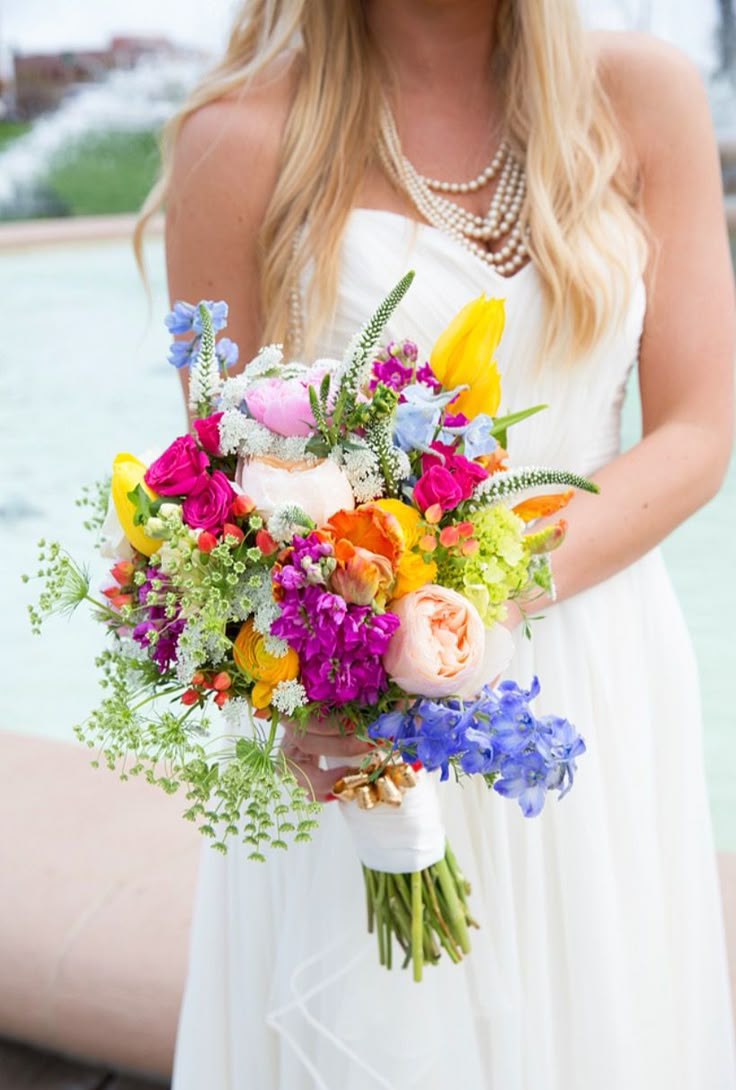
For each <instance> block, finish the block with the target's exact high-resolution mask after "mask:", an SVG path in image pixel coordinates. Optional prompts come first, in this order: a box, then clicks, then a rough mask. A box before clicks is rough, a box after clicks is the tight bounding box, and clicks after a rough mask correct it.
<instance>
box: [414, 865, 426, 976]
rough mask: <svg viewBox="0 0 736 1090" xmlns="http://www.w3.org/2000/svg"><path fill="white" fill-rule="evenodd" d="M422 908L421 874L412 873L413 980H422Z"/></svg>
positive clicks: (418, 872) (417, 872)
mask: <svg viewBox="0 0 736 1090" xmlns="http://www.w3.org/2000/svg"><path fill="white" fill-rule="evenodd" d="M423 917H424V906H423V904H422V872H421V871H414V872H413V874H412V876H411V960H412V969H413V973H414V979H415V980H416V981H419V980H421V979H422V965H423V961H424V957H423V955H424V943H423V934H422V923H423Z"/></svg>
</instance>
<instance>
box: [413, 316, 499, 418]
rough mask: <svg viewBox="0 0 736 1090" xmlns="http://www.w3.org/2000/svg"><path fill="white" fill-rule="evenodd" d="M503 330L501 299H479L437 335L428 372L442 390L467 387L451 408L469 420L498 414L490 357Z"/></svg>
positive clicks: (496, 383)
mask: <svg viewBox="0 0 736 1090" xmlns="http://www.w3.org/2000/svg"><path fill="white" fill-rule="evenodd" d="M503 326H504V301H503V299H486V297H485V295H479V296H478V298H477V299H473V300H472V301H471V302H470V303H466V305H465V306H464V307H463V308H462V310H459V311H458V313H457V314H456V315H455V317H454V318H453V319H452V321H451V322H450V324H449V325H448V326H447V327H446V329H444V330H443V332H442V333H440V335H439V337H438V338H437V340H436V341H435V344H434V348H433V349H432V353H431V355H430V357H429V363H430V366H431V368H432V371H433V372H434V374H435V376H436V377H437V378H438V379H439V381H440V382H441V383H442V385H443V386H444V387H445V388H446V389H448V390H451V389H452V387H453V386H468V387H469V389H467V390H463V392H462V393H461V394H459V395H458V396H457V397H456V398H455V400H454V401H453V402H452V405H451V408H452V410H453V412H456V413H464V414H465V415H466V416H467V417H468V418H469V419H470V420H472V419H473V418H474V417H476V416H478V414H479V413H488V415H489V416H494V415H495V413H496V412H497V411H498V406H499V402H500V400H501V380H500V378H499V374H498V369H497V368H496V363H495V361H494V359H493V353H494V352H495V351H496V348H497V347H498V343H499V341H500V340H501V334H502V333H503Z"/></svg>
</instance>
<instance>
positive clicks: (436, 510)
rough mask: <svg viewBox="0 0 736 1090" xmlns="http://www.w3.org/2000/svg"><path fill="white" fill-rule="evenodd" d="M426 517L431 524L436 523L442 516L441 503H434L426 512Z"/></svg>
mask: <svg viewBox="0 0 736 1090" xmlns="http://www.w3.org/2000/svg"><path fill="white" fill-rule="evenodd" d="M424 518H425V519H426V521H427V522H428V523H430V525H436V524H437V523H438V522H439V521H440V519H441V518H442V507H441V506H440V504H439V503H433V504H432V505H431V506H430V507H428V508H427V510H426V511H425V512H424Z"/></svg>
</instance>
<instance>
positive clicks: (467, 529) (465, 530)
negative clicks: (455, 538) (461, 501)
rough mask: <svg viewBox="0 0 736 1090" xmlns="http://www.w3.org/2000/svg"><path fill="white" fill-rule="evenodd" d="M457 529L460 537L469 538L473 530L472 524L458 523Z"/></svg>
mask: <svg viewBox="0 0 736 1090" xmlns="http://www.w3.org/2000/svg"><path fill="white" fill-rule="evenodd" d="M457 528H458V530H459V531H460V537H470V535H471V534H472V532H473V530H474V529H475V527H474V526H473V524H472V522H458V524H457Z"/></svg>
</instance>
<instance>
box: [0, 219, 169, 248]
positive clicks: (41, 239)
mask: <svg viewBox="0 0 736 1090" xmlns="http://www.w3.org/2000/svg"><path fill="white" fill-rule="evenodd" d="M136 219H137V216H135V215H127V214H121V215H115V216H68V217H64V218H62V219H35V220H14V221H10V222H8V223H0V250H21V249H22V250H25V249H27V248H28V247H29V246H52V245H58V244H60V243H77V242H109V241H110V240H112V239H130V240H132V238H133V228H134V227H135V222H136ZM163 229H164V218H163V216H162V215H156V216H154V217H153V218H152V219H151V221H150V223H149V225H148V227H147V228H146V230H147V233H150V234H151V235H160V234H162V232H163Z"/></svg>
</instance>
